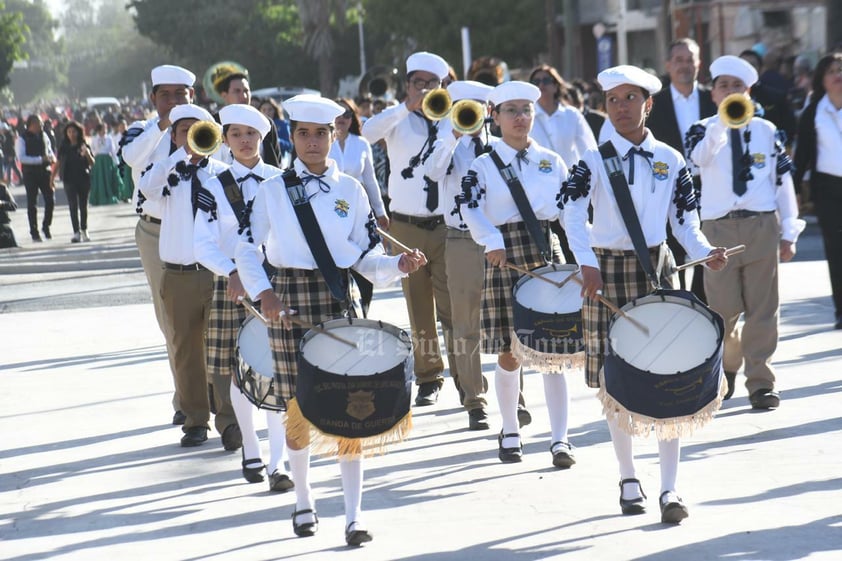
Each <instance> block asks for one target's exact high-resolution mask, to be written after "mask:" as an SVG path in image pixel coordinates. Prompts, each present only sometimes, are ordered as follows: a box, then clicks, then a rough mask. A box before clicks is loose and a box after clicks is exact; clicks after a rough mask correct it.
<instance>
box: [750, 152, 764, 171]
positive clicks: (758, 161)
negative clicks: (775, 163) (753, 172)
mask: <svg viewBox="0 0 842 561" xmlns="http://www.w3.org/2000/svg"><path fill="white" fill-rule="evenodd" d="M751 160H752V164H751V165H752V166H753V167H756V168H757V169H760V168H765V167H766V154H763V153H761V152H757V153H755V154H752V155H751Z"/></svg>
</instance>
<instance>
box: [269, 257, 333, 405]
mask: <svg viewBox="0 0 842 561" xmlns="http://www.w3.org/2000/svg"><path fill="white" fill-rule="evenodd" d="M272 289H273V290H274V291H275V294H276V295H277V297H278V298H280V299H281V302H283V303H284V305H286V306H288V307H289V308H292V309H293V310H295V311H296V312H297V313H296V315H295V317H296V318H297V319H298V320H300V321H301V322H303V323H305V324H310V325H313V324H317V323H321V322H323V321H327V320H331V319H335V318H339V317H344V316H346V315H347V311H346V309H345V308H344V307H343V304H342V303H341V302H339V301H338V300H336V299H335V298H334V297H333V296H332V295H331V293H330V289H329V288H328V287H327V283H326V282H325V280H324V277H323V276H322V273H321V272H320V271H319V270H317V269H316V270H312V271H311V270H307V269H283V268H281V269H278V272H277V274H275V276H274V277H272ZM306 332H307V329H305V328H303V327H301V326H299V325H293V326H292V329H290V330H286V329H284V327H283V324H282V323H281V322H280V321H275V322H272V323H271V324H270V326H269V341H270V343H271V345H272V358H273V359H274V361H275V395H276V396H277V397H278V399H279V402H280V403H282V404H283V405H284V407H285V406H286V403H287V402H288V401H289V400H290V399H292V398H293V397H295V379H296V377H297V376H298V357H299V354H300V346H301V339H303V338H304V334H305V333H306Z"/></svg>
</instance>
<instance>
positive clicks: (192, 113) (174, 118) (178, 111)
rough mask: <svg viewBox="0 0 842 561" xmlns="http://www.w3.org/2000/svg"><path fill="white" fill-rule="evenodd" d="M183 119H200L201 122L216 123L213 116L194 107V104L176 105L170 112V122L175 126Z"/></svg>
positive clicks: (196, 106)
mask: <svg viewBox="0 0 842 561" xmlns="http://www.w3.org/2000/svg"><path fill="white" fill-rule="evenodd" d="M182 119H198V120H199V121H212V122H216V121H214V119H213V116H212V115H211V114H210V113H208V112H207V111H205V110H204V109H202V108H201V107H199V106H198V105H193V104H192V103H183V104H181V105H176V106H175V107H173V108H172V109H171V110H170V122H171V123H173V124H175V123H177V122H178V121H180V120H182Z"/></svg>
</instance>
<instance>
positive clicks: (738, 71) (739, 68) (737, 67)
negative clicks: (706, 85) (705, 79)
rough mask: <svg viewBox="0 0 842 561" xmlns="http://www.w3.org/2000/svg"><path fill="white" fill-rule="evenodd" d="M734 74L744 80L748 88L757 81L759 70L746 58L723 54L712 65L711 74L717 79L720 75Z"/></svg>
mask: <svg viewBox="0 0 842 561" xmlns="http://www.w3.org/2000/svg"><path fill="white" fill-rule="evenodd" d="M723 75H725V76H734V77H735V78H739V79H740V80H742V81H743V83H744V84H745V85H746V87H747V88H750V87H751V86H753V85H754V83H755V82H757V70H755V69H754V67H753V66H752V65H751V63H749V62H748V61H746V60H743V59H741V58H740V57H738V56H733V55H725V56H721V57H719V58H718V59H716V60H715V61H713V62H712V63H711V65H710V76H711V78H712V79H716V78H717V77H718V76H723Z"/></svg>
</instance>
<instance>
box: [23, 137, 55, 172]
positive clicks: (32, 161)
mask: <svg viewBox="0 0 842 561" xmlns="http://www.w3.org/2000/svg"><path fill="white" fill-rule="evenodd" d="M41 138H42V139H43V141H44V154H38V155H37V156H28V155H27V154H26V140H25V139H24V135H23V134H20V135H18V139H17V140H16V141H15V152H17V157H18V161H19V162H20V163H21V164H24V165H27V166H40V165H44V166H46V164H45V163H44V160H43V157H44V156H50V155H53V149H52V145H51V144H50V137H49V136H47V133H45V132H41ZM53 156H54V155H53Z"/></svg>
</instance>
